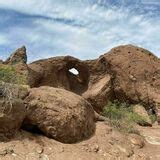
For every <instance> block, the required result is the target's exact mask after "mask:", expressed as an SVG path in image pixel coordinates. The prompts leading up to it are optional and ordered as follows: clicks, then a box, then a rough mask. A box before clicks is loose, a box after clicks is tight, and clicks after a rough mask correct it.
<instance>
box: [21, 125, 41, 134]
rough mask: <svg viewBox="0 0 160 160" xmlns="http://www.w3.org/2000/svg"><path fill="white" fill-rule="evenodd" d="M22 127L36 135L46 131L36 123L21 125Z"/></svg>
mask: <svg viewBox="0 0 160 160" xmlns="http://www.w3.org/2000/svg"><path fill="white" fill-rule="evenodd" d="M21 129H23V130H25V131H28V132H31V133H33V134H36V135H44V133H43V132H42V131H41V130H40V129H39V128H38V127H37V126H36V125H30V126H23V127H21Z"/></svg>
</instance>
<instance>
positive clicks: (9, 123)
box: [0, 99, 26, 141]
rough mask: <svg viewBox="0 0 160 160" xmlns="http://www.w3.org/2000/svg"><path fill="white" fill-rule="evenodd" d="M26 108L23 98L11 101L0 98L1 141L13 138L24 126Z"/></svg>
mask: <svg viewBox="0 0 160 160" xmlns="http://www.w3.org/2000/svg"><path fill="white" fill-rule="evenodd" d="M25 116H26V108H25V105H24V103H23V101H22V100H14V101H13V102H12V105H11V104H10V102H9V101H4V100H2V99H0V141H1V140H5V139H6V138H11V137H13V136H14V135H15V133H16V132H17V131H18V130H19V129H20V127H21V126H22V122H23V120H24V118H25Z"/></svg>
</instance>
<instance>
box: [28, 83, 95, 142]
mask: <svg viewBox="0 0 160 160" xmlns="http://www.w3.org/2000/svg"><path fill="white" fill-rule="evenodd" d="M26 102H27V103H28V115H27V117H26V121H25V125H26V126H27V125H28V126H30V127H32V126H36V127H37V128H39V129H40V130H41V131H42V132H43V133H44V134H45V135H47V136H48V137H51V138H54V139H56V140H58V141H60V142H63V143H73V142H77V141H80V140H84V139H85V138H88V137H89V136H91V135H92V134H93V133H94V128H95V122H94V110H93V108H92V106H91V105H90V104H89V103H88V102H87V101H86V100H85V99H83V98H82V97H80V96H78V95H76V94H74V93H72V92H69V91H67V90H64V89H58V88H53V87H45V86H44V87H39V88H33V89H31V91H30V94H29V96H28V97H27V98H26Z"/></svg>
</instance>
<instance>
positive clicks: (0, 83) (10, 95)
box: [0, 64, 26, 106]
mask: <svg viewBox="0 0 160 160" xmlns="http://www.w3.org/2000/svg"><path fill="white" fill-rule="evenodd" d="M25 83H26V78H25V77H24V76H23V75H20V74H18V73H16V70H15V68H14V67H13V66H12V65H3V64H0V97H1V98H3V99H4V100H5V101H9V102H10V105H11V106H12V101H13V100H14V99H15V98H16V97H15V95H16V94H18V92H19V89H20V87H19V86H20V85H24V84H25Z"/></svg>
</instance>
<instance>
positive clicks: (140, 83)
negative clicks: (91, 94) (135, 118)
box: [103, 45, 160, 110]
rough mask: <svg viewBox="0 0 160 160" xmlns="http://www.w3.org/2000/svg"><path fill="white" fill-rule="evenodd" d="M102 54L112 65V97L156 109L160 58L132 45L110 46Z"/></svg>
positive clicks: (158, 92)
mask: <svg viewBox="0 0 160 160" xmlns="http://www.w3.org/2000/svg"><path fill="white" fill-rule="evenodd" d="M103 57H104V58H105V59H106V60H107V61H108V62H109V64H110V65H111V67H110V68H111V72H110V73H111V74H112V76H113V77H114V78H113V79H112V88H113V90H114V96H115V98H116V99H118V100H120V101H124V102H126V101H129V102H130V103H142V104H143V105H145V107H146V108H147V110H152V109H153V110H155V108H154V107H155V103H157V101H158V100H159V99H160V60H159V59H158V57H156V56H155V55H153V54H152V53H151V52H149V51H147V50H145V49H143V48H140V47H136V46H133V45H124V46H119V47H116V48H113V49H112V50H110V51H109V52H108V53H106V54H105V55H103Z"/></svg>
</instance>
